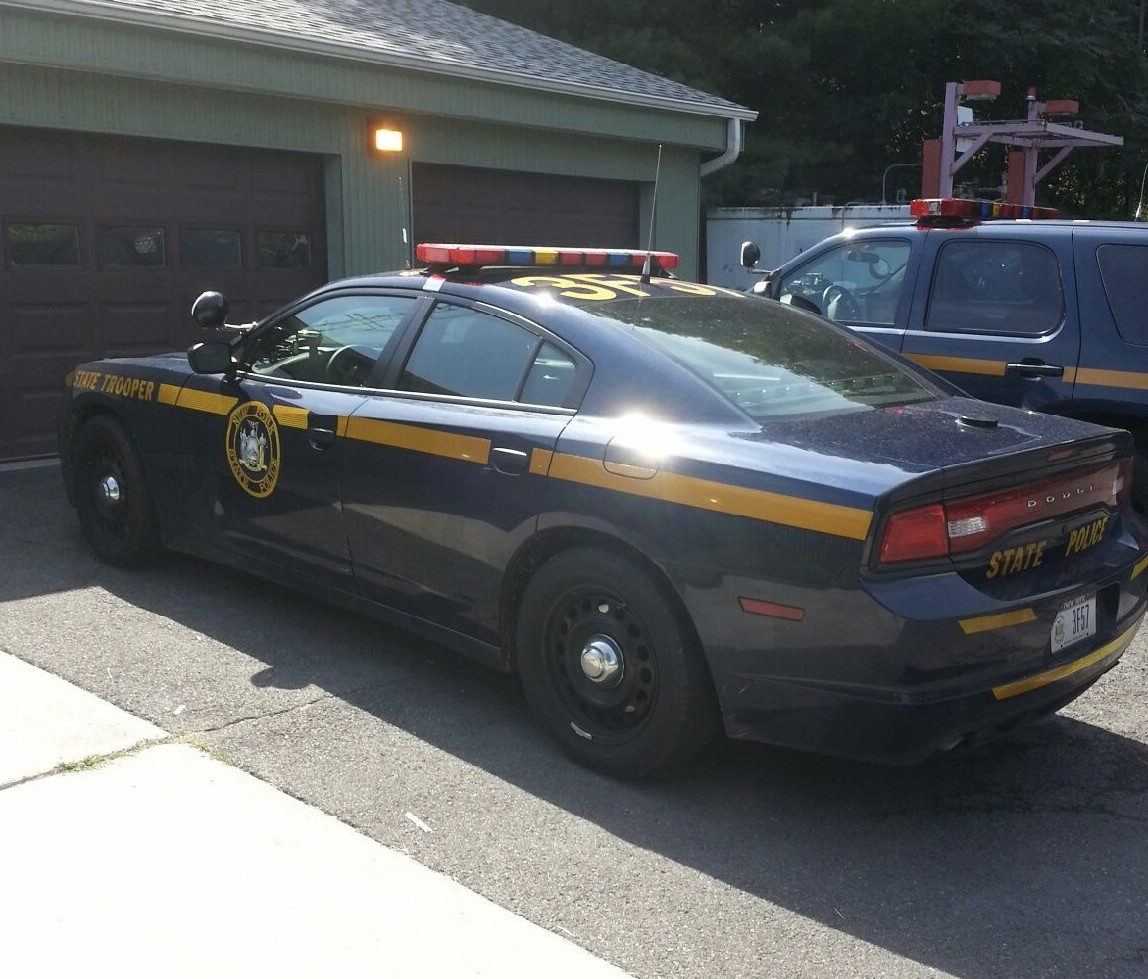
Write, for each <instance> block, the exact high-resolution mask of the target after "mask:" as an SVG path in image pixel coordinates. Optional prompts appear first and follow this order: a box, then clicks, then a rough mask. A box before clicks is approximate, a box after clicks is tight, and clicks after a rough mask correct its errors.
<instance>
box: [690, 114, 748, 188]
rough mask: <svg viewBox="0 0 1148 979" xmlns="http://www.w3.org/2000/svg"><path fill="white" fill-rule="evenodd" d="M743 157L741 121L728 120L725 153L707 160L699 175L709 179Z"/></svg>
mask: <svg viewBox="0 0 1148 979" xmlns="http://www.w3.org/2000/svg"><path fill="white" fill-rule="evenodd" d="M740 155H741V120H740V119H728V120H726V130H725V152H724V153H722V155H721V156H715V157H714V158H713V159H712V160H707V161H706V162H705V163H703V164H702V165H701V168H700V169H699V173H700V175H701V176H703V177H708V176H709V175H710V174H711V173H713V172H714V171H715V170H720V169H721V168H722V167H728V166H729V165H730V164H731V163H733V161H734V160H736V159H737V158H738V156H740Z"/></svg>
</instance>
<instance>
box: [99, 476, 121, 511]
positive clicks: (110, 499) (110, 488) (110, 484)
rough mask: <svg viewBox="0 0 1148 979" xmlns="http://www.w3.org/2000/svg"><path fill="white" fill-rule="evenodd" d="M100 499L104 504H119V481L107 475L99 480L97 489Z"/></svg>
mask: <svg viewBox="0 0 1148 979" xmlns="http://www.w3.org/2000/svg"><path fill="white" fill-rule="evenodd" d="M99 493H100V499H101V500H102V501H103V502H104V503H105V504H112V505H114V504H116V503H119V502H120V496H121V490H120V484H119V481H118V480H117V479H116V477H115V476H112V475H110V474H109V475H107V476H105V477H104V478H103V479H101V480H100V487H99Z"/></svg>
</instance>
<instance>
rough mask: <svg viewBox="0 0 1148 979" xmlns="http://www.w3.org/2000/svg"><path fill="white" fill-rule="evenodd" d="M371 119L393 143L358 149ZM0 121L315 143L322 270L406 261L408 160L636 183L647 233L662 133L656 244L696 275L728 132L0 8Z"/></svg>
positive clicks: (263, 143) (271, 144)
mask: <svg viewBox="0 0 1148 979" xmlns="http://www.w3.org/2000/svg"><path fill="white" fill-rule="evenodd" d="M47 65H68V66H70V67H69V68H66V69H65V68H58V67H46V66H47ZM380 117H385V118H387V119H388V120H390V121H393V122H394V123H395V124H396V125H397V126H398V127H399V128H401V129H402V130H403V131H404V134H405V146H404V153H403V154H402V155H400V156H398V157H385V156H381V155H378V154H375V153H373V152H372V151H371V150H369V149H368V146H367V130H368V124H369V122H370V121H371V120H372V119H376V118H380ZM5 124H8V125H21V126H33V127H37V126H38V127H48V128H59V129H70V130H79V131H88V132H96V133H105V134H120V135H125V136H146V137H153V138H160V139H179V140H186V141H190V142H206V143H219V144H224V145H237V146H252V147H261V148H269V149H280V150H284V151H292V152H305V153H314V154H318V155H321V156H323V157H324V159H325V173H326V186H327V193H328V199H327V213H328V228H327V232H328V244H329V255H330V266H329V273H330V275H331V276H332V277H337V276H340V275H344V274H357V273H362V272H370V271H376V270H379V269H386V268H395V267H400V266H402V265H403V264H404V262H405V260H406V257H407V254H408V249H407V246H406V245H404V243H403V241H402V228H403V226H404V224H405V223H406V222H405V220H404V216H405V215H406V214H407V209H408V201H409V194H410V183H409V172H410V171H409V165H410V162H412V161H413V162H426V163H446V164H457V165H462V166H474V167H488V168H496V169H505V170H521V171H527V172H537V173H556V174H563V175H570V176H581V177H587V178H599V179H612V180H626V181H632V182H636V183H639V184H642V185H643V202H644V208H643V209H644V211H645V212H646V213H645V216H644V218H643V221H644V223H645V224H646V227H645V228H644V229H643V231H642V235H643V241H645V240H646V234H647V233H648V220H649V217H648V210H649V202H650V200H651V199H652V196H653V195H652V184H653V178H654V172H655V168H656V165H657V153H658V145H659V144H662V145H663V147H664V149H663V158H662V167H661V182H660V186H659V188H658V193H657V204H658V215H657V220H656V222H655V238H654V245H655V247H657V248H662V249H669V250H674V251H677V252H679V253H680V254H681V255H682V269H681V271H682V274H683V275H684V276H689V277H695V276H696V274H697V270H698V231H699V196H700V188H699V179H698V165H699V161H700V158H701V157H702V156H708V155H710V154H712V153H714V152H717V151H719V150H720V149H721V148H723V147H724V139H725V122H724V120H722V119H716V118H707V117H702V116H698V115H696V114H692V113H674V112H666V111H659V110H653V109H649V108H642V107H637V106H626V105H621V104H610V103H597V102H590V101H584V100H578V99H575V98H572V97H564V96H557V95H552V94H546V93H532V92H529V91H526V90H523V89H515V88H512V87H509V86H496V85H489V84H480V83H477V82H474V81H470V80H461V79H451V78H448V77H446V76H443V75H438V74H432V73H424V72H400V71H398V70H396V69H389V68H386V67H382V66H379V65H371V64H366V63H363V62H355V61H349V60H340V59H334V58H325V57H319V56H312V55H301V54H299V53H296V52H288V51H283V50H279V49H275V48H272V47H268V46H255V45H240V44H238V43H233V42H226V41H220V40H218V39H212V38H206V39H205V38H202V37H199V36H196V35H193V34H176V33H173V32H165V31H155V30H148V29H145V28H143V27H138V26H133V25H121V24H113V23H109V22H103V21H95V20H91V19H86V18H85V19H81V18H76V17H56V16H50V15H44V14H40V13H35V12H23V11H16V10H14V9H13V8H8V7H0V125H5Z"/></svg>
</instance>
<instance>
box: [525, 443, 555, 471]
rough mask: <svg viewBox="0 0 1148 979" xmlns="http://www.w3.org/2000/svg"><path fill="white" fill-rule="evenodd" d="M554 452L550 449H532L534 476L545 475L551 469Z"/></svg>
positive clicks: (531, 463) (531, 466)
mask: <svg viewBox="0 0 1148 979" xmlns="http://www.w3.org/2000/svg"><path fill="white" fill-rule="evenodd" d="M553 458H554V453H553V452H551V451H550V450H549V449H531V450H530V472H531V474H532V475H534V476H545V475H546V474H547V473H548V472H549V471H550V460H551V459H553Z"/></svg>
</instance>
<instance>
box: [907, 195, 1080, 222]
mask: <svg viewBox="0 0 1148 979" xmlns="http://www.w3.org/2000/svg"><path fill="white" fill-rule="evenodd" d="M909 215H910V216H911V217H914V218H921V219H929V218H964V219H965V220H970V221H992V220H997V219H1001V218H1013V219H1016V218H1028V219H1030V220H1034V221H1040V220H1048V219H1050V218H1056V217H1059V216H1060V212H1059V211H1057V209H1056V208H1055V207H1032V206H1030V205H1028V204H1006V203H1004V202H1003V201H978V200H971V199H969V198H963V197H930V198H918V199H917V200H915V201H913V202H912V203H910V204H909Z"/></svg>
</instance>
